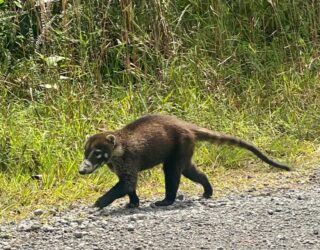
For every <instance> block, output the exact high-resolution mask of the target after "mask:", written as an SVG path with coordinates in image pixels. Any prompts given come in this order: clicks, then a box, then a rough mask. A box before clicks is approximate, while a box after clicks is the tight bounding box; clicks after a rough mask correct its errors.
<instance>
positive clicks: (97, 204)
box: [93, 198, 106, 209]
mask: <svg viewBox="0 0 320 250" xmlns="http://www.w3.org/2000/svg"><path fill="white" fill-rule="evenodd" d="M105 206H106V203H105V202H104V200H103V199H100V198H99V199H98V200H97V201H96V202H95V203H94V205H93V207H96V208H99V209H102V208H104V207H105Z"/></svg>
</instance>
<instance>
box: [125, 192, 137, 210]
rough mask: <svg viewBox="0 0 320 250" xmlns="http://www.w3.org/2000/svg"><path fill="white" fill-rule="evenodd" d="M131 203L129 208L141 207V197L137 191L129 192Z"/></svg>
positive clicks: (128, 205)
mask: <svg viewBox="0 0 320 250" xmlns="http://www.w3.org/2000/svg"><path fill="white" fill-rule="evenodd" d="M128 195H129V203H128V204H127V206H126V207H127V208H135V207H139V197H138V196H137V193H136V191H133V192H129V193H128Z"/></svg>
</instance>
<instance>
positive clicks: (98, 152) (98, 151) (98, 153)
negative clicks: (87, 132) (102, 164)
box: [94, 149, 102, 155]
mask: <svg viewBox="0 0 320 250" xmlns="http://www.w3.org/2000/svg"><path fill="white" fill-rule="evenodd" d="M101 152H102V151H101V150H100V149H96V150H95V151H94V154H95V155H101Z"/></svg>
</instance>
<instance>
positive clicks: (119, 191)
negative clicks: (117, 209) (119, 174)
mask: <svg viewBox="0 0 320 250" xmlns="http://www.w3.org/2000/svg"><path fill="white" fill-rule="evenodd" d="M125 195H126V188H125V183H124V182H123V181H121V180H120V181H119V182H118V183H117V184H116V185H115V186H114V187H112V188H111V189H110V190H109V191H108V192H106V193H105V194H104V195H102V196H101V197H100V198H98V200H97V201H96V202H95V204H94V206H95V207H98V208H103V207H106V206H108V205H109V204H111V203H112V202H113V201H114V200H116V199H119V198H121V197H123V196H125Z"/></svg>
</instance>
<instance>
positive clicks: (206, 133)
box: [192, 128, 291, 171]
mask: <svg viewBox="0 0 320 250" xmlns="http://www.w3.org/2000/svg"><path fill="white" fill-rule="evenodd" d="M192 130H193V132H194V133H195V135H196V139H197V140H199V141H210V142H213V143H216V144H229V145H235V146H238V147H240V148H245V149H247V150H249V151H251V152H252V153H254V154H255V155H256V156H257V157H259V158H260V159H261V160H262V161H264V162H266V163H268V164H269V165H271V166H273V167H276V168H281V169H284V170H287V171H290V170H291V169H290V168H289V167H288V166H287V165H284V164H281V163H278V162H276V161H273V160H271V159H270V158H269V157H268V156H266V155H265V154H264V153H262V152H261V151H260V150H259V149H258V148H257V147H256V146H254V145H252V144H250V143H248V142H246V141H244V140H242V139H240V138H237V137H234V136H231V135H226V134H223V133H218V132H214V131H211V130H209V129H205V128H193V129H192Z"/></svg>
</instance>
